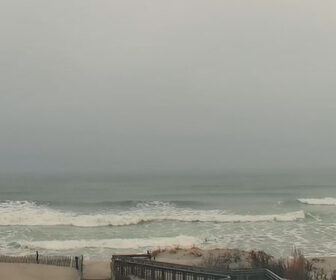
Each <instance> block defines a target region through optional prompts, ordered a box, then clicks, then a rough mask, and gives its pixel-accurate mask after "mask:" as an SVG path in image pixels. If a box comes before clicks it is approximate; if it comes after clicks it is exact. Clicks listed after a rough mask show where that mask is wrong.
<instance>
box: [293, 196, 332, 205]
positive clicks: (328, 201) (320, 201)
mask: <svg viewBox="0 0 336 280" xmlns="http://www.w3.org/2000/svg"><path fill="white" fill-rule="evenodd" d="M298 201H299V202H301V203H304V204H309V205H335V206H336V198H333V197H325V198H299V199H298Z"/></svg>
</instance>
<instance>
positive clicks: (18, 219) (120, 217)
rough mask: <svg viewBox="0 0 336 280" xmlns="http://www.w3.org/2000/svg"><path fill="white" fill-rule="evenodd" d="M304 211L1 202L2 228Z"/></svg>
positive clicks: (250, 218) (260, 218) (221, 219)
mask: <svg viewBox="0 0 336 280" xmlns="http://www.w3.org/2000/svg"><path fill="white" fill-rule="evenodd" d="M304 218H305V213H304V212H303V211H297V212H289V213H283V214H268V215H237V214H231V213H228V212H226V211H223V210H197V209H187V208H176V207H174V206H173V205H171V204H166V203H163V204H160V203H147V204H142V205H139V206H137V207H134V208H132V209H129V210H122V211H121V210H113V211H112V210H111V211H105V212H101V213H98V214H97V213H96V214H78V213H73V212H65V211H61V210H56V209H52V208H50V207H47V206H44V205H37V204H36V203H33V202H28V201H17V202H13V201H7V202H3V203H0V225H30V226H34V225H45V226H53V225H55V226H56V225H69V226H78V227H99V226H125V225H132V224H140V223H143V222H154V221H165V220H168V221H169V220H170V221H181V222H218V223H225V222H266V221H283V222H289V221H295V220H298V219H304Z"/></svg>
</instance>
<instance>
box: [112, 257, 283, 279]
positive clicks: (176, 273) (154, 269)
mask: <svg viewBox="0 0 336 280" xmlns="http://www.w3.org/2000/svg"><path fill="white" fill-rule="evenodd" d="M145 257H147V258H145ZM148 257H149V256H145V255H144V256H143V257H141V258H139V257H130V256H120V255H119V256H113V257H112V264H111V271H112V274H113V275H112V279H113V277H114V280H129V279H132V278H134V277H136V278H140V279H145V280H229V279H231V280H285V279H283V278H281V277H279V276H278V275H276V274H275V273H273V272H272V271H270V270H268V269H263V268H259V269H239V270H229V271H224V272H223V271H215V270H211V269H206V268H203V267H194V266H186V265H178V264H172V263H164V262H157V261H151V260H150V259H149V258H148Z"/></svg>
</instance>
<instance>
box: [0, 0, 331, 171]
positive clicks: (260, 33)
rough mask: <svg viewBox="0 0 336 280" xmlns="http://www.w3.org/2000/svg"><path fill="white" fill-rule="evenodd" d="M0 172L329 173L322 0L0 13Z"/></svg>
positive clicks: (148, 0) (76, 4) (24, 3)
mask: <svg viewBox="0 0 336 280" xmlns="http://www.w3.org/2000/svg"><path fill="white" fill-rule="evenodd" d="M0 2H1V9H0V35H1V37H0V40H1V43H0V169H1V170H2V171H48V172H50V171H84V172H85V171H107V172H110V171H111V172H132V171H140V172H154V171H155V172H164V171H183V170H187V171H195V170H196V171H197V170H217V171H221V170H227V169H239V168H245V169H248V168H269V167H270V168H324V167H330V168H334V167H336V54H335V51H336V17H335V12H336V1H334V0H324V1H316V0H300V1H298V0H278V1H273V0H259V1H254V0H245V1H239V0H203V1H199V0H182V1H181V0H165V1H162V0H133V1H130V0H120V1H113V0H108V1H107V0H96V1H94V0H90V1H88V0H57V1H51V0H1V1H0Z"/></svg>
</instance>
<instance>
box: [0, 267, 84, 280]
mask: <svg viewBox="0 0 336 280" xmlns="http://www.w3.org/2000/svg"><path fill="white" fill-rule="evenodd" d="M0 279H4V280H46V279H48V280H79V279H80V278H79V275H78V273H77V271H76V270H74V269H72V268H68V267H59V266H52V265H41V264H19V263H0Z"/></svg>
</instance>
